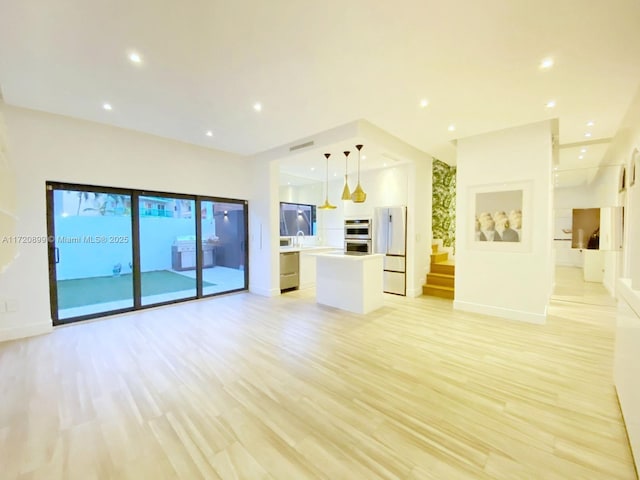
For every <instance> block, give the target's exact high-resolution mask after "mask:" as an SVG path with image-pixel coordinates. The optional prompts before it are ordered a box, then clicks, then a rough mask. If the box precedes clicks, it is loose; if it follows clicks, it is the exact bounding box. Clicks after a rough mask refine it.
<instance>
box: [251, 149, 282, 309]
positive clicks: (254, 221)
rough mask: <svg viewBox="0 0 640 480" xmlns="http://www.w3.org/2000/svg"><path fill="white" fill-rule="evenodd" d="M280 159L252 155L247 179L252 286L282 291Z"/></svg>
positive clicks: (263, 292)
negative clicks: (272, 159)
mask: <svg viewBox="0 0 640 480" xmlns="http://www.w3.org/2000/svg"><path fill="white" fill-rule="evenodd" d="M279 170H280V169H279V167H278V164H277V162H272V161H268V160H264V159H257V158H252V159H251V160H250V161H249V170H248V171H247V180H248V183H249V185H250V187H251V197H250V200H249V290H250V291H251V292H252V293H257V294H259V295H264V296H269V297H271V296H275V295H280V263H279V253H280V248H279V245H280V242H279V239H280V208H279V207H280V202H279V199H278V194H279V192H278V178H279V175H280V172H279Z"/></svg>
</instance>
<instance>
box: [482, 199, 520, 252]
mask: <svg viewBox="0 0 640 480" xmlns="http://www.w3.org/2000/svg"><path fill="white" fill-rule="evenodd" d="M521 235H522V190H511V191H503V192H490V193H478V194H476V218H475V241H479V242H520V241H521V240H522V238H521Z"/></svg>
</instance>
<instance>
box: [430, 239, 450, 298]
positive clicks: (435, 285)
mask: <svg viewBox="0 0 640 480" xmlns="http://www.w3.org/2000/svg"><path fill="white" fill-rule="evenodd" d="M441 243H442V241H440V243H433V244H432V245H431V272H430V273H427V283H426V285H423V286H422V293H423V294H424V295H431V296H434V297H442V298H450V299H452V300H453V297H454V285H455V274H456V266H455V264H454V262H453V260H449V253H448V252H441V251H440V250H439V249H440V244H441Z"/></svg>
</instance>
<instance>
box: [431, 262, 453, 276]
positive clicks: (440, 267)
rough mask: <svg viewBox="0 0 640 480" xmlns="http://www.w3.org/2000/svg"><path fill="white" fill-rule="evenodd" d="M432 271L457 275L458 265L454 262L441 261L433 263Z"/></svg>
mask: <svg viewBox="0 0 640 480" xmlns="http://www.w3.org/2000/svg"><path fill="white" fill-rule="evenodd" d="M431 273H443V274H445V275H455V274H456V266H455V264H453V263H448V262H440V263H432V264H431Z"/></svg>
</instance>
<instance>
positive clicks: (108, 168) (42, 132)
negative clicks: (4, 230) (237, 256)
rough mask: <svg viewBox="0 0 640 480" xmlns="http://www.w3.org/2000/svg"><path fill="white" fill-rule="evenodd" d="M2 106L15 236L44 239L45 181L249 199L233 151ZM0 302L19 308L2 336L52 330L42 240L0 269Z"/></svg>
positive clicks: (4, 320)
mask: <svg viewBox="0 0 640 480" xmlns="http://www.w3.org/2000/svg"><path fill="white" fill-rule="evenodd" d="M1 111H2V113H3V114H4V117H5V121H6V124H7V133H8V135H7V138H8V144H9V151H10V153H11V158H12V161H13V165H14V168H15V183H14V186H15V187H16V191H17V194H16V200H17V204H16V205H17V207H16V213H17V217H18V221H17V225H16V234H18V235H28V236H32V235H35V236H46V234H47V230H46V225H47V222H46V202H45V181H47V180H52V181H60V182H69V183H79V184H89V185H97V186H113V187H130V188H137V189H147V190H158V191H165V192H177V193H189V194H201V195H212V196H220V197H229V198H238V199H246V198H249V194H250V185H248V182H247V181H246V177H247V169H246V166H247V161H246V160H244V159H243V158H241V157H238V156H236V155H231V154H227V153H224V152H219V151H215V150H209V149H205V148H201V147H196V146H192V145H187V144H184V143H180V142H177V141H173V140H167V139H162V138H159V137H154V136H151V135H147V134H142V133H137V132H133V131H129V130H123V129H119V128H114V127H108V126H104V125H99V124H96V123H91V122H86V121H82V120H75V119H71V118H67V117H62V116H58V115H51V114H46V113H40V112H35V111H31V110H25V109H20V108H15V107H10V106H7V105H2V106H1ZM250 208H251V207H250ZM0 248H3V246H2V244H0ZM0 299H8V300H11V301H12V303H13V305H15V306H16V307H17V311H15V312H4V313H0V340H5V339H9V338H17V337H22V336H27V335H34V334H38V333H42V332H46V331H49V330H50V329H51V324H52V323H51V315H50V310H49V282H48V263H47V248H46V246H45V245H42V244H40V245H19V246H18V257H17V259H16V260H15V261H13V262H12V263H11V264H10V265H9V266H8V267H7V269H6V271H5V272H4V273H2V274H0Z"/></svg>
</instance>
